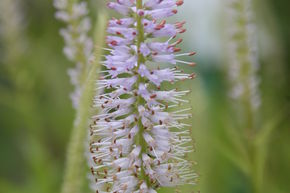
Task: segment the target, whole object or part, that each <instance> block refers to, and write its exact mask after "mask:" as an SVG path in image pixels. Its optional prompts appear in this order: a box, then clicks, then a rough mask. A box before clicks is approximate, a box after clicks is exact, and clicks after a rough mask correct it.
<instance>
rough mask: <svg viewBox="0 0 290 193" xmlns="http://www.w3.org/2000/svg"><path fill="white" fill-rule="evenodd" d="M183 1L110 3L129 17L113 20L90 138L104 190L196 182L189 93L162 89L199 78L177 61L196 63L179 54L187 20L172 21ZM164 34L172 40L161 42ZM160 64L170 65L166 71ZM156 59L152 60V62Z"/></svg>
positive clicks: (143, 192)
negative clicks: (191, 155)
mask: <svg viewBox="0 0 290 193" xmlns="http://www.w3.org/2000/svg"><path fill="white" fill-rule="evenodd" d="M182 4H183V1H182V0H147V1H142V0H117V1H116V2H109V3H108V4H107V6H108V7H109V8H111V9H114V10H115V11H117V12H119V13H120V14H122V15H124V16H125V17H124V18H122V19H115V18H113V19H112V20H110V21H109V23H108V28H107V32H108V33H109V35H108V36H107V38H106V41H107V45H108V47H109V48H105V50H107V51H108V52H109V54H108V55H106V56H105V60H104V61H103V62H102V64H103V65H104V67H105V70H104V71H103V72H102V73H103V78H102V79H101V80H99V82H98V89H101V90H103V93H102V94H100V95H98V96H96V97H95V99H94V101H95V107H97V108H99V109H100V113H99V114H98V115H96V116H94V117H93V119H94V120H95V122H94V124H92V125H91V128H90V131H91V141H90V153H91V159H90V165H91V172H92V176H91V179H92V180H93V184H92V188H93V189H94V190H95V191H96V192H97V193H101V192H112V193H132V192H133V193H139V192H140V193H147V192H148V193H154V192H156V189H157V188H158V187H172V186H178V185H182V184H194V183H195V181H194V180H195V178H196V174H195V173H194V172H193V171H192V163H191V162H190V161H187V160H186V159H185V157H186V155H187V154H188V153H190V152H191V151H192V149H193V148H192V146H191V137H190V131H189V130H188V128H187V127H189V126H190V125H187V124H185V123H182V120H183V119H186V118H189V117H191V114H190V110H191V109H190V108H189V109H178V110H176V111H174V108H175V107H179V106H180V104H182V103H184V102H187V101H186V100H184V99H182V96H184V95H186V94H187V93H189V91H178V90H177V89H174V90H168V91H166V90H161V86H162V83H164V82H170V83H174V82H176V81H179V80H185V79H193V78H194V77H195V75H194V74H186V73H184V72H182V71H181V70H179V68H177V67H176V66H177V65H184V64H185V65H190V66H194V65H195V64H194V63H192V62H186V61H183V60H180V59H179V57H181V56H192V55H194V54H195V53H194V52H189V53H182V54H177V52H179V51H180V48H178V47H177V45H178V44H179V43H181V42H182V39H177V40H175V39H176V36H177V35H178V34H179V33H183V32H185V29H184V28H183V25H184V22H177V23H175V24H169V23H166V21H165V20H164V18H166V17H169V16H172V15H175V14H176V13H177V10H176V8H177V7H178V6H180V5H182ZM156 38H169V39H168V40H167V41H164V42H157V40H156ZM158 63H169V64H170V67H168V68H163V69H160V68H159V67H158ZM149 64H152V65H150V66H149Z"/></svg>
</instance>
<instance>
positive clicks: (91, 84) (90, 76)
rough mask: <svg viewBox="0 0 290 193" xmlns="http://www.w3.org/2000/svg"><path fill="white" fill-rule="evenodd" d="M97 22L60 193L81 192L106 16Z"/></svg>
mask: <svg viewBox="0 0 290 193" xmlns="http://www.w3.org/2000/svg"><path fill="white" fill-rule="evenodd" d="M99 17H100V19H99V24H98V29H99V31H98V32H99V33H98V39H97V40H96V42H97V43H98V46H97V47H96V48H95V61H94V63H92V64H91V65H88V70H87V71H88V73H87V74H86V79H85V81H84V82H82V84H81V85H82V89H83V90H82V95H81V97H80V102H79V108H78V109H77V114H76V119H75V123H74V127H73V130H72V136H71V139H70V142H69V146H68V154H67V163H66V168H65V176H64V182H63V186H62V191H61V192H62V193H81V192H82V188H83V179H85V176H86V175H85V173H86V162H85V156H84V153H85V146H84V142H85V139H86V137H87V128H88V123H89V120H90V116H91V110H90V108H91V105H92V99H93V96H94V91H95V81H96V80H97V77H98V69H99V60H100V57H101V48H100V47H101V45H103V41H104V35H105V34H104V32H105V29H104V28H105V26H106V24H105V21H106V17H105V16H104V15H102V14H100V15H99Z"/></svg>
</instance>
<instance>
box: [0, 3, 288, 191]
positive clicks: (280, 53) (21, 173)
mask: <svg viewBox="0 0 290 193" xmlns="http://www.w3.org/2000/svg"><path fill="white" fill-rule="evenodd" d="M0 1H1V2H3V3H0V6H2V7H0V17H1V20H0V193H20V192H21V193H56V192H59V191H60V187H61V183H62V179H63V170H64V163H65V155H66V147H67V143H68V141H69V137H70V133H71V128H72V124H73V120H74V115H75V111H74V109H73V108H72V105H71V100H70V98H69V94H70V92H72V91H73V87H72V86H71V85H70V82H69V77H68V75H67V69H68V68H69V67H72V66H74V64H72V63H70V62H68V60H67V59H66V58H65V57H64V55H63V53H62V48H63V45H64V43H63V40H62V38H61V37H60V35H59V29H60V28H61V27H63V24H62V23H60V22H58V21H57V20H56V19H55V17H54V12H55V9H54V8H53V6H52V2H51V1H39V0H20V1H16V0H0ZM4 1H7V2H10V3H11V2H13V1H15V2H18V7H17V9H16V10H15V9H9V8H8V6H7V7H4V5H5V3H4ZM98 2H102V1H97V0H92V1H90V4H91V5H92V6H90V8H91V10H90V11H91V15H92V17H95V15H96V13H97V11H98V10H99V9H103V2H102V3H98ZM254 3H255V7H254V10H255V11H254V13H255V14H256V21H257V29H258V30H257V33H258V37H259V38H258V39H259V41H258V43H259V62H260V64H261V68H260V70H259V74H258V76H260V77H261V79H262V82H261V84H260V92H261V95H262V107H261V114H260V115H259V117H260V118H261V122H262V124H261V127H266V128H267V127H273V129H272V131H271V133H270V134H269V136H270V137H269V139H268V140H267V142H266V143H264V144H263V145H262V146H261V147H259V148H260V150H261V151H262V152H264V153H263V155H264V156H262V157H263V161H264V162H265V167H264V169H263V183H262V188H263V190H262V191H263V193H268V192H269V193H270V192H271V193H289V192H290V183H289V181H290V164H289V163H290V121H289V117H290V116H289V115H290V86H289V85H290V76H289V73H290V54H289V50H290V23H289V18H290V12H289V9H290V2H289V1H288V0H255V1H254ZM8 4H9V3H8ZM185 5H187V6H183V7H182V8H181V11H180V14H179V15H178V16H177V17H175V18H174V20H178V19H179V20H186V21H187V29H188V31H187V34H185V35H184V38H185V39H186V41H185V43H184V44H183V46H184V50H192V49H194V50H195V51H197V53H198V54H197V56H196V57H195V60H194V61H195V62H197V63H198V67H196V68H195V71H196V73H197V75H198V78H197V79H196V80H195V81H193V82H186V83H184V84H181V88H187V89H188V88H190V89H192V91H193V92H192V94H191V95H190V99H191V106H192V107H193V112H194V117H193V119H192V120H191V121H192V125H193V137H194V139H195V142H196V152H195V153H194V154H193V155H192V159H194V160H195V161H197V163H198V164H197V166H196V168H195V169H196V171H197V172H198V173H199V174H200V179H199V183H198V184H197V186H195V187H194V188H193V189H192V188H191V187H189V188H184V189H180V192H185V193H191V192H192V191H194V192H198V191H201V193H251V192H252V187H251V186H252V184H251V180H250V179H251V176H249V175H247V174H245V173H244V172H242V170H241V169H240V168H239V166H238V165H237V164H235V161H232V160H234V159H238V160H239V159H240V158H239V156H242V155H236V156H237V157H236V158H233V156H235V155H232V153H234V154H235V149H234V145H233V141H235V140H236V139H235V136H233V135H231V132H228V130H234V129H235V128H232V127H231V126H230V125H232V122H233V121H232V119H231V118H232V116H231V111H230V110H229V105H230V104H231V103H230V102H229V100H228V97H227V92H228V91H227V78H226V77H227V75H226V73H227V72H226V68H225V67H226V65H225V61H224V55H225V50H224V45H225V43H226V42H225V41H226V40H225V38H224V29H223V25H224V17H225V16H224V14H223V13H224V9H225V7H224V3H223V1H222V0H188V1H185ZM5 6H6V5H5ZM237 154H238V153H237ZM162 192H172V190H171V191H169V190H163V191H162Z"/></svg>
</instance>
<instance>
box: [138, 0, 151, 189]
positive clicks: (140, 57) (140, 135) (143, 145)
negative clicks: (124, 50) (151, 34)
mask: <svg viewBox="0 0 290 193" xmlns="http://www.w3.org/2000/svg"><path fill="white" fill-rule="evenodd" d="M136 6H137V9H142V8H143V2H142V0H137V2H136ZM136 20H137V33H138V36H137V50H139V49H140V46H141V43H143V42H144V41H145V38H144V26H143V24H142V16H140V15H138V14H136ZM137 63H138V64H137V67H136V69H135V70H136V71H137V70H138V69H139V67H140V65H141V64H143V63H145V58H144V56H143V55H142V54H141V53H139V54H138V61H137ZM142 82H143V78H142V77H141V76H140V74H138V79H137V82H136V88H137V89H138V88H139V85H140V83H142ZM143 104H144V99H143V98H142V97H141V96H137V102H136V106H135V112H136V113H137V115H139V113H138V106H139V105H143ZM138 117H140V118H139V120H138V123H137V124H138V128H139V133H138V135H137V139H136V145H139V146H140V147H141V153H140V160H141V180H144V181H145V182H146V183H147V185H148V186H149V185H150V180H149V178H148V177H147V176H146V174H145V170H144V167H143V163H142V154H143V153H146V148H147V145H146V141H145V140H144V137H143V133H144V130H145V128H144V126H143V124H142V121H141V116H138Z"/></svg>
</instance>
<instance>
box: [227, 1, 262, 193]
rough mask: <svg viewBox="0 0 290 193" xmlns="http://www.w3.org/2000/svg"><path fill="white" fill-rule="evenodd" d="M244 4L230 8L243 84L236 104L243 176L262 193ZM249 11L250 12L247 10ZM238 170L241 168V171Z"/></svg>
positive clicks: (259, 151)
mask: <svg viewBox="0 0 290 193" xmlns="http://www.w3.org/2000/svg"><path fill="white" fill-rule="evenodd" d="M247 3H251V1H249V2H248V1H245V0H240V1H236V2H235V3H234V4H233V5H232V6H233V9H235V12H237V13H238V14H239V18H238V19H237V20H236V21H234V22H235V25H236V26H237V28H238V29H239V33H238V35H237V36H235V37H233V38H232V41H234V42H236V44H237V46H238V48H237V53H236V55H237V60H238V61H239V62H240V65H241V69H240V74H239V81H240V82H241V83H242V84H243V88H244V93H243V95H242V96H241V98H240V99H238V100H239V108H240V109H242V111H241V112H242V116H243V117H244V119H243V121H242V125H241V126H242V128H244V129H243V130H242V131H241V132H242V133H241V134H242V135H243V136H244V139H245V144H244V145H245V147H246V152H247V157H248V159H249V161H248V162H247V163H246V166H247V168H246V170H245V169H243V170H244V171H246V175H247V176H248V179H249V180H250V182H251V184H252V192H253V193H261V192H262V177H263V170H264V164H265V156H264V154H265V153H264V152H265V151H266V150H265V146H264V145H263V144H260V143H259V144H257V143H256V137H257V132H258V130H257V128H256V127H257V125H256V120H257V112H256V111H254V110H253V105H252V102H251V97H252V96H251V82H250V81H251V80H250V78H251V75H252V74H251V73H252V68H253V64H252V61H251V59H250V55H251V48H250V47H249V45H248V41H249V39H250V35H249V33H248V30H247V25H248V24H249V22H250V20H249V18H248V16H247V15H248V14H247V11H249V10H247ZM250 11H251V10H250ZM241 169H242V168H241Z"/></svg>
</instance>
